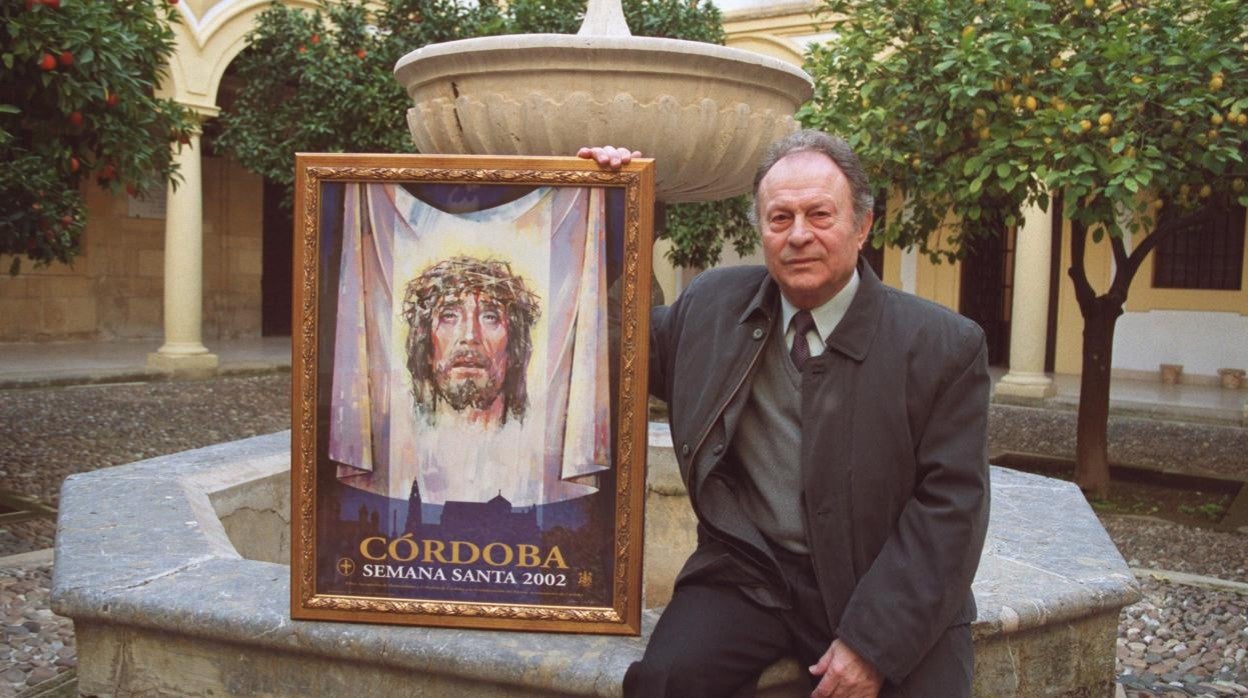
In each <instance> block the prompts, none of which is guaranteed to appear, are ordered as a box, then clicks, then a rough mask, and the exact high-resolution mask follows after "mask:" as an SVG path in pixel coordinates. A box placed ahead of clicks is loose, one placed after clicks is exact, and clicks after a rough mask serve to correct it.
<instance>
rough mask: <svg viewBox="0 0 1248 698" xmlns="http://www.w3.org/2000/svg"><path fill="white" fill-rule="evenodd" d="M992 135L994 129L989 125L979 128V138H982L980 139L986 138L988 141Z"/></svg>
mask: <svg viewBox="0 0 1248 698" xmlns="http://www.w3.org/2000/svg"><path fill="white" fill-rule="evenodd" d="M991 136H992V131H989V130H988V127H987V126H985V127H983V128H981V129H979V138H980V140H985V141H986V140H988V139H989V138H990V137H991Z"/></svg>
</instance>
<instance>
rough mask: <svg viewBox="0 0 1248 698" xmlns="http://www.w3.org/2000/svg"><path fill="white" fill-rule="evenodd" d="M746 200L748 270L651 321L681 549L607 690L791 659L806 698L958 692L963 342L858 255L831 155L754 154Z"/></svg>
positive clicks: (941, 317)
mask: <svg viewBox="0 0 1248 698" xmlns="http://www.w3.org/2000/svg"><path fill="white" fill-rule="evenodd" d="M579 154H580V155H581V156H582V157H587V158H593V159H595V160H597V161H598V163H599V164H600V165H601V166H603V167H618V166H620V165H622V164H625V163H627V162H628V161H629V160H630V159H631V158H632V157H637V156H638V155H639V153H636V152H632V151H628V150H625V149H619V148H610V147H608V148H594V149H588V148H587V149H582V151H581V152H580V153H579ZM754 199H755V206H756V220H757V222H758V225H759V228H760V231H761V233H762V246H763V256H764V260H765V262H766V268H761V267H735V268H725V269H716V270H711V271H708V272H706V273H704V274H702V275H700V276H699V277H698V278H697V279H695V280H694V282H693V283H692V284H691V285H690V286H689V288H688V289H686V290H685V291H684V293H683V294H681V296H680V298H678V299H677V300H676V302H675V303H674V304H673V305H671V306H670V307H662V308H656V309H655V311H654V313H653V317H652V334H651V359H650V389H651V392H652V393H653V394H654V395H656V396H657V397H660V398H662V399H664V400H666V401H667V402H668V404H669V407H670V414H671V429H672V439H673V443H674V445H675V448H676V456H677V460H678V461H679V464H680V470H681V475H682V476H683V478H684V480H685V483H686V485H687V488H688V491H689V497H690V501H691V502H692V504H693V509H694V511H695V513H696V514H697V518H698V547H697V549H696V550H695V552H694V553H693V555H692V556H691V557H690V558H689V560H688V562H687V563H686V564H685V566H684V568H683V569H682V570H681V572H680V574H679V576H678V578H677V582H676V589H675V592H674V595H673V597H672V600H671V603H670V604H669V605H668V607H667V609H666V610H665V611H664V613H663V616H662V618H661V619H660V621H659V623H658V625H657V626H656V628H655V630H654V634H653V635H652V637H651V639H650V644H649V646H648V647H647V649H646V653H645V656H644V658H643V659H642V660H641V661H640V662H638V663H636V664H634V665H633V666H632V667H630V669H629V671H628V674H627V676H626V677H625V680H624V688H625V693H626V694H628V695H633V696H682V697H684V696H731V695H734V694H735V693H736V692H737V691H738V690H739V689H741V688H742V687H744V686H748V685H751V684H753V683H754V682H755V681H757V678H758V676H759V674H760V673H761V672H762V670H763V669H764V668H766V667H767V666H768V665H769V664H771V663H772V662H774V661H775V660H777V659H779V658H781V657H784V656H795V657H797V658H798V659H799V660H800V661H801V662H802V663H803V664H805V665H807V666H809V671H810V674H811V683H812V685H813V686H814V695H818V696H838V697H839V696H845V697H848V696H874V695H878V694H881V693H882V694H883V695H895V696H901V695H905V696H941V697H944V696H965V695H969V693H970V684H971V670H972V648H971V637H970V631H969V623H970V622H971V621H973V620H974V618H975V603H974V598H973V596H972V594H971V591H970V585H971V580H972V579H973V577H974V575H975V569H976V566H977V565H978V562H979V555H980V550H981V548H982V545H983V540H984V533H985V529H986V525H987V518H988V475H987V457H986V424H987V412H988V409H987V407H988V395H989V380H988V373H987V358H986V356H987V355H986V349H985V343H984V337H983V333H982V332H981V331H980V329H979V328H978V327H977V326H976V325H975V324H974V323H973V322H971V321H969V320H967V319H965V318H962V317H960V316H958V315H956V314H954V313H952V312H950V311H948V310H946V309H944V308H942V307H940V306H937V305H935V304H932V303H929V302H926V301H924V300H921V299H918V298H915V297H913V296H910V295H907V294H904V293H901V292H899V291H896V290H894V289H891V288H888V287H886V286H884V285H883V284H881V283H880V281H879V279H877V278H876V276H875V274H874V273H873V272H872V271H871V268H870V267H869V266H867V265H866V264H865V263H863V261H862V260H861V259H860V257H859V254H858V253H859V250H860V249H861V247H862V245H863V243H864V242H865V241H866V239H867V233H868V231H869V230H870V228H871V223H872V203H873V201H872V196H871V193H870V188H869V185H868V183H867V178H866V175H865V173H864V172H863V169H862V166H861V164H860V163H859V161H858V158H857V157H856V156H855V155H854V153H853V152H852V151H851V150H850V148H849V147H848V146H847V145H846V144H845V143H844V142H843V141H841V140H839V139H835V138H832V137H830V136H828V135H826V134H823V133H820V132H815V131H802V132H798V133H795V134H793V135H791V136H789V137H787V138H785V139H783V140H781V141H780V142H778V143H776V144H775V145H774V146H773V147H772V149H771V151H770V152H769V154H768V155H767V157H766V158H765V159H764V160H763V162H762V163H761V165H760V166H759V169H758V172H757V174H756V176H755V180H754Z"/></svg>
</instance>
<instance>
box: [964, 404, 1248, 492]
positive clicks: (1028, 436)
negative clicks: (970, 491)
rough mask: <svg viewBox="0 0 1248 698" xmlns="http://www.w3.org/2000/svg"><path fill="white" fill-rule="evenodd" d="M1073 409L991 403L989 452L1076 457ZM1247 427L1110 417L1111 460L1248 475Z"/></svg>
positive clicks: (1207, 473) (1223, 474)
mask: <svg viewBox="0 0 1248 698" xmlns="http://www.w3.org/2000/svg"><path fill="white" fill-rule="evenodd" d="M1076 417H1077V415H1076V413H1075V412H1074V411H1073V410H1064V409H1058V410H1046V409H1037V408H1034V407H1015V406H1011V405H993V406H992V415H991V417H990V419H989V421H988V449H989V452H990V453H1000V452H1003V451H1017V452H1020V453H1036V454H1041V455H1046V456H1055V457H1059V458H1074V457H1075V421H1076ZM1246 453H1248V429H1245V428H1242V427H1233V426H1221V425H1217V424H1198V423H1192V422H1163V421H1159V420H1155V419H1145V418H1143V417H1124V416H1113V417H1111V418H1110V420H1109V461H1110V462H1111V463H1123V464H1128V465H1134V466H1139V467H1145V468H1156V469H1158V470H1180V471H1182V472H1186V473H1192V474H1205V475H1213V476H1224V477H1226V476H1229V477H1232V478H1248V458H1246V457H1245V455H1244V454H1246Z"/></svg>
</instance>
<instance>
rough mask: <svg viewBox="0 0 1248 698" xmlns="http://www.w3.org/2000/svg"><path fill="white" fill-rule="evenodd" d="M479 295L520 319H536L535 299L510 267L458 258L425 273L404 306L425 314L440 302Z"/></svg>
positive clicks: (486, 260) (462, 257) (443, 262)
mask: <svg viewBox="0 0 1248 698" xmlns="http://www.w3.org/2000/svg"><path fill="white" fill-rule="evenodd" d="M465 293H481V294H484V295H486V296H489V297H490V298H493V299H494V300H495V301H497V302H499V303H500V304H502V305H504V306H507V307H511V308H514V309H516V310H519V311H521V313H522V315H524V316H525V317H524V319H526V320H529V321H531V320H533V319H534V318H536V317H537V304H538V299H537V296H536V295H535V294H534V293H533V292H532V291H530V290H529V289H528V288H527V287H526V286H525V285H524V279H523V278H521V277H519V276H517V275H515V274H514V273H512V271H511V265H510V264H508V263H507V262H504V261H502V260H497V259H477V258H475V257H466V256H458V257H451V258H450V259H444V260H442V261H441V262H438V263H437V264H435V265H433V266H431V267H429V268H428V269H425V270H424V271H423V272H421V274H420V276H418V277H416V279H415V280H413V282H412V284H411V285H410V286H409V287H408V293H407V298H406V299H405V301H406V303H407V304H408V305H409V306H415V307H417V308H419V309H420V310H421V311H423V312H429V311H430V310H431V309H432V308H433V306H434V305H435V304H436V303H437V302H438V301H440V300H442V299H443V298H457V297H459V296H461V295H464V294H465Z"/></svg>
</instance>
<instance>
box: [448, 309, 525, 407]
mask: <svg viewBox="0 0 1248 698" xmlns="http://www.w3.org/2000/svg"><path fill="white" fill-rule="evenodd" d="M432 322H433V327H432V330H433V331H432V335H433V375H434V382H435V387H436V390H437V393H438V394H439V395H440V396H442V397H443V398H444V399H445V400H446V401H447V403H448V404H450V406H451V407H452V408H453V409H455V410H457V411H463V410H465V409H467V408H473V409H478V410H486V409H489V408H490V407H492V406H493V405H494V403H495V401H496V400H499V399H500V395H501V393H502V390H503V377H504V376H505V375H506V374H507V332H508V327H507V314H506V313H505V312H504V311H503V307H502V306H501V305H499V304H498V303H497V302H496V301H495V300H494V299H493V298H491V297H490V296H488V295H484V294H480V293H466V294H464V295H462V296H459V297H455V298H447V299H444V300H443V301H442V302H441V303H439V304H438V306H437V308H436V309H435V310H434V313H433V317H432Z"/></svg>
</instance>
